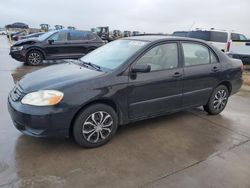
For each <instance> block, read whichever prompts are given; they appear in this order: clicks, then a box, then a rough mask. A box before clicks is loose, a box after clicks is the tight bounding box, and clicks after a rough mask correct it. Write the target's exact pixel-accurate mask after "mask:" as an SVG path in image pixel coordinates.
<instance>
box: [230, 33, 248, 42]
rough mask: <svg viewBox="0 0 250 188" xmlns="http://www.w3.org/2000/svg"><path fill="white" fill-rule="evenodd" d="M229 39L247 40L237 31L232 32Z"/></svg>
mask: <svg viewBox="0 0 250 188" xmlns="http://www.w3.org/2000/svg"><path fill="white" fill-rule="evenodd" d="M231 39H232V40H247V38H246V37H245V36H244V35H241V34H237V33H232V34H231Z"/></svg>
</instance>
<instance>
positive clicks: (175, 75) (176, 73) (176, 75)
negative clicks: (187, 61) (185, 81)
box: [173, 72, 182, 78]
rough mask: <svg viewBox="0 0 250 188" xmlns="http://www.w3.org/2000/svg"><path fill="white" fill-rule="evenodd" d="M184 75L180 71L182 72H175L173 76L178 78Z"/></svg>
mask: <svg viewBox="0 0 250 188" xmlns="http://www.w3.org/2000/svg"><path fill="white" fill-rule="evenodd" d="M181 76H182V74H181V73H180V72H175V73H174V74H173V77H174V78H178V77H181Z"/></svg>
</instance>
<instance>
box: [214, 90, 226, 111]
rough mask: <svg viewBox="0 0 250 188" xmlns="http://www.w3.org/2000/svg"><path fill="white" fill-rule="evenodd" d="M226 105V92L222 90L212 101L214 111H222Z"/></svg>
mask: <svg viewBox="0 0 250 188" xmlns="http://www.w3.org/2000/svg"><path fill="white" fill-rule="evenodd" d="M226 103H227V92H226V91H225V90H224V89H221V90H219V91H218V92H217V93H216V94H215V96H214V101H213V107H214V109H215V110H222V109H223V108H224V107H225V106H226Z"/></svg>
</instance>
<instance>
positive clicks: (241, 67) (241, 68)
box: [240, 63, 244, 72]
mask: <svg viewBox="0 0 250 188" xmlns="http://www.w3.org/2000/svg"><path fill="white" fill-rule="evenodd" d="M240 70H241V72H243V70H244V66H243V63H241V65H240Z"/></svg>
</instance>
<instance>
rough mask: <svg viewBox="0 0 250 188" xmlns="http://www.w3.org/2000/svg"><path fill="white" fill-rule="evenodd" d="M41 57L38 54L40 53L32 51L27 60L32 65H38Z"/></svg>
mask: <svg viewBox="0 0 250 188" xmlns="http://www.w3.org/2000/svg"><path fill="white" fill-rule="evenodd" d="M41 60H42V58H41V56H40V54H38V53H36V52H32V53H31V54H30V55H29V57H28V61H29V62H30V63H31V64H32V65H38V64H39V63H40V62H41Z"/></svg>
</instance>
